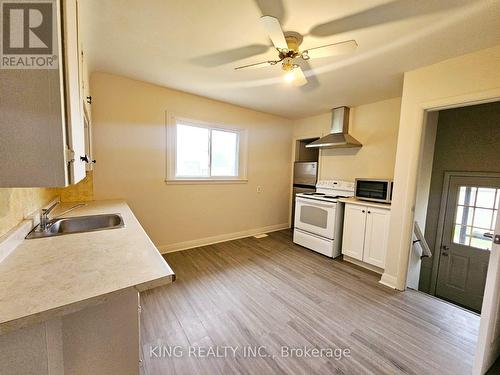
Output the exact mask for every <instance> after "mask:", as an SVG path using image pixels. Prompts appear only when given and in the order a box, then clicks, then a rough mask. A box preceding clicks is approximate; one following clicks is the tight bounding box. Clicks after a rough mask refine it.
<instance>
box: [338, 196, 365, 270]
mask: <svg viewBox="0 0 500 375" xmlns="http://www.w3.org/2000/svg"><path fill="white" fill-rule="evenodd" d="M366 210H367V208H366V207H365V206H359V205H355V204H346V205H345V211H344V234H343V237H342V254H344V255H347V256H349V257H351V258H354V259H358V260H363V247H364V241H365V228H366Z"/></svg>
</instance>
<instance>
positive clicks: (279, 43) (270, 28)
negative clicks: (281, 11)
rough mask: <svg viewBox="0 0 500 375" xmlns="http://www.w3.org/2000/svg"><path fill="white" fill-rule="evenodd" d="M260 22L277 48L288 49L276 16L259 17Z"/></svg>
mask: <svg viewBox="0 0 500 375" xmlns="http://www.w3.org/2000/svg"><path fill="white" fill-rule="evenodd" d="M260 22H261V23H262V25H263V26H264V27H265V29H266V30H267V33H268V35H269V38H271V41H272V42H273V44H274V46H275V47H276V48H277V49H278V50H282V49H288V44H286V40H285V35H284V34H283V30H282V29H281V25H280V21H278V19H277V18H276V17H273V16H262V17H260Z"/></svg>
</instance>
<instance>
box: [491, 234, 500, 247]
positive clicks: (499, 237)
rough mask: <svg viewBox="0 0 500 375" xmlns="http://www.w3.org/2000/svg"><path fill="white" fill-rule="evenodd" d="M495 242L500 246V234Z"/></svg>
mask: <svg viewBox="0 0 500 375" xmlns="http://www.w3.org/2000/svg"><path fill="white" fill-rule="evenodd" d="M493 242H494V243H496V244H497V245H500V234H496V235H495V239H494V240H493Z"/></svg>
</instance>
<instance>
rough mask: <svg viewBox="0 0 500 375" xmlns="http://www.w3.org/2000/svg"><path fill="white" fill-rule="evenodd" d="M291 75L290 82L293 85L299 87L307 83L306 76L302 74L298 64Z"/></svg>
mask: <svg viewBox="0 0 500 375" xmlns="http://www.w3.org/2000/svg"><path fill="white" fill-rule="evenodd" d="M293 76H294V78H293V81H292V83H293V85H294V86H297V87H300V86H304V85H305V84H306V83H307V78H306V76H305V75H304V72H303V71H302V68H301V67H300V66H299V67H297V68H294V69H293Z"/></svg>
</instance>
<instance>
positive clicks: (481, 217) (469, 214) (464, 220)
mask: <svg viewBox="0 0 500 375" xmlns="http://www.w3.org/2000/svg"><path fill="white" fill-rule="evenodd" d="M458 193H459V194H458V204H457V207H456V211H455V226H454V229H453V242H454V243H456V244H460V245H465V246H472V247H476V248H478V249H485V250H491V244H492V239H491V238H489V237H487V236H488V235H490V234H492V233H493V231H494V228H495V224H496V218H497V214H498V205H499V196H500V189H495V188H483V187H473V186H460V188H459V192H458Z"/></svg>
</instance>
